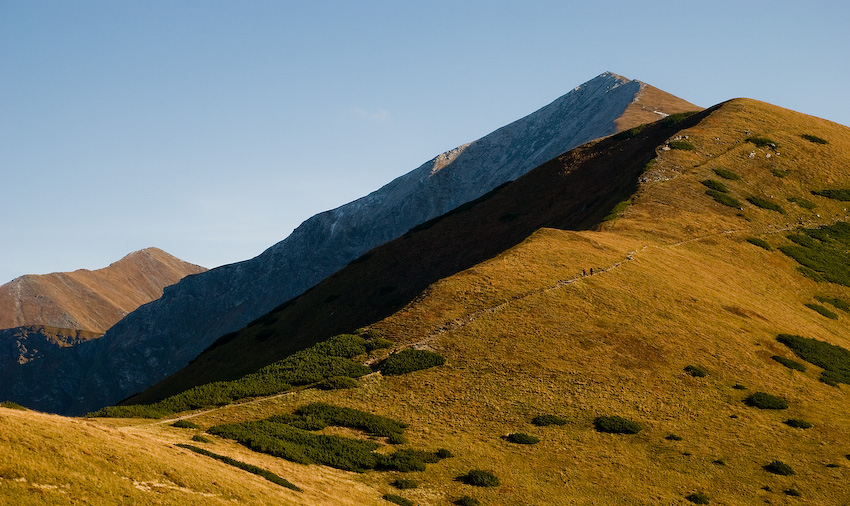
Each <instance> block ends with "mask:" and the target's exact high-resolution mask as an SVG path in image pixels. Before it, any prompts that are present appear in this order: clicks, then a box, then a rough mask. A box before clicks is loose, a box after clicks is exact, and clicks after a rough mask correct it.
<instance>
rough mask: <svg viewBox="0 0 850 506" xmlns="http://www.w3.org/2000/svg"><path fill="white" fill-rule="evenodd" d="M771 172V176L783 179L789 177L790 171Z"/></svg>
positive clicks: (774, 170)
mask: <svg viewBox="0 0 850 506" xmlns="http://www.w3.org/2000/svg"><path fill="white" fill-rule="evenodd" d="M770 172H771V174H773V175H774V176H776V177H780V178H781V177H785V176H787V175H788V171H787V170H782V169H770Z"/></svg>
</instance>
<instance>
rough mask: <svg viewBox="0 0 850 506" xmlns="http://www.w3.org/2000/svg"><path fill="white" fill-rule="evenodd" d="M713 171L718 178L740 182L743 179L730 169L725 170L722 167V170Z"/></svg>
mask: <svg viewBox="0 0 850 506" xmlns="http://www.w3.org/2000/svg"><path fill="white" fill-rule="evenodd" d="M712 170H714V173H715V174H717V175H718V176H720V177H722V178H723V179H728V180H730V181H740V179H741V176H739V175H738V174H737V173H735V172H733V171H731V170H729V169H724V168H722V167H720V168H717V169H712Z"/></svg>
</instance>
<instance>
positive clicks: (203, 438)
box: [192, 434, 212, 443]
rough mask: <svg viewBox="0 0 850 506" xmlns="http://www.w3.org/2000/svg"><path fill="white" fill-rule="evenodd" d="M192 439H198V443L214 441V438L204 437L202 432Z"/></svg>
mask: <svg viewBox="0 0 850 506" xmlns="http://www.w3.org/2000/svg"><path fill="white" fill-rule="evenodd" d="M192 441H197V442H198V443H212V439H210V438H208V437H204V436H202V435H200V434H195V435H194V436H192Z"/></svg>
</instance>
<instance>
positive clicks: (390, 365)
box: [378, 348, 446, 376]
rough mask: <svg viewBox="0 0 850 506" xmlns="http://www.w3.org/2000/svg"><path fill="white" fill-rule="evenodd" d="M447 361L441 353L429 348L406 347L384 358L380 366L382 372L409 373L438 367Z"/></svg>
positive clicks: (393, 373) (387, 373)
mask: <svg viewBox="0 0 850 506" xmlns="http://www.w3.org/2000/svg"><path fill="white" fill-rule="evenodd" d="M445 363H446V359H445V358H443V356H442V355H440V354H439V353H434V352H433V351H428V350H416V349H413V348H407V349H404V350H402V351H400V352H398V353H394V354H392V355H390V356H389V357H387V359H386V360H384V361H383V362H382V363H381V365H380V367H379V368H378V370H379V371H381V374H384V375H390V376H392V375H399V374H407V373H410V372H414V371H420V370H422V369H428V368H431V367H436V366H439V365H443V364H445Z"/></svg>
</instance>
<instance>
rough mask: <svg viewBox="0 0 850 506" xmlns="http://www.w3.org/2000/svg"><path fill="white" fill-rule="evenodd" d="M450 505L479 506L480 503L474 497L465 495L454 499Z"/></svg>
mask: <svg viewBox="0 0 850 506" xmlns="http://www.w3.org/2000/svg"><path fill="white" fill-rule="evenodd" d="M452 504H455V505H457V506H481V501H479V500H478V499H476V498H474V497H469V496H468V495H465V496H462V497H458V498H457V499H455V500H454V501H453V502H452Z"/></svg>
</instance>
